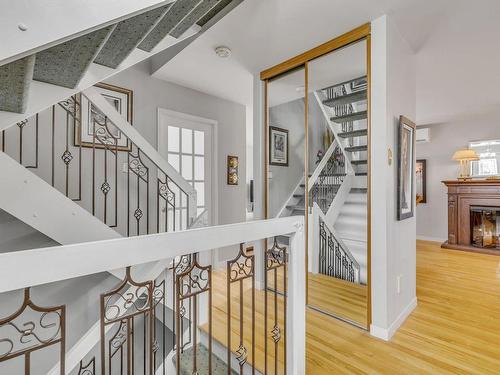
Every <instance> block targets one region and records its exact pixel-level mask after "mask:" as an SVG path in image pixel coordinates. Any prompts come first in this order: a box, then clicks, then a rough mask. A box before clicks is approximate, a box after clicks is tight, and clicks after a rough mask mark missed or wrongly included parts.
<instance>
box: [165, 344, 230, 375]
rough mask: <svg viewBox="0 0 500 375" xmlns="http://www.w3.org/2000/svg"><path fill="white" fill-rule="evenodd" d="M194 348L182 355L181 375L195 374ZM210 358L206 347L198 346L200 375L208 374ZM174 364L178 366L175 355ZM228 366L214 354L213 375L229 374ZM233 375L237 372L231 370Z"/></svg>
mask: <svg viewBox="0 0 500 375" xmlns="http://www.w3.org/2000/svg"><path fill="white" fill-rule="evenodd" d="M194 354H195V353H194V348H193V347H190V348H188V349H185V350H184V351H183V352H182V353H181V358H180V373H181V374H186V375H188V374H189V375H191V374H192V373H193V359H194ZM208 358H209V353H208V349H207V348H206V347H205V345H202V344H198V345H197V346H196V365H197V370H198V373H200V374H208ZM172 362H173V363H174V366H176V362H177V356H176V355H174V356H173V357H172ZM227 370H228V369H227V364H226V363H225V362H224V361H223V360H222V359H220V358H219V357H217V356H216V355H215V354H214V353H212V372H211V373H212V374H214V375H219V374H220V375H226V374H227ZM231 374H234V375H236V374H237V372H236V371H234V370H233V369H231Z"/></svg>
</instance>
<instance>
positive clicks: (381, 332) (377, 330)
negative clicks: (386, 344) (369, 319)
mask: <svg viewBox="0 0 500 375" xmlns="http://www.w3.org/2000/svg"><path fill="white" fill-rule="evenodd" d="M415 307H417V297H415V298H414V299H413V300H412V301H411V302H410V303H409V304H408V306H406V308H405V309H404V310H403V311H401V314H399V316H398V317H397V319H396V320H395V321H394V322H393V323H392V324H391V325H390V327H389V328H388V329H386V328H381V327H377V326H376V325H373V324H372V325H371V326H370V335H372V336H374V337H377V338H379V339H382V340H385V341H389V340H390V339H391V338H392V336H394V334H395V333H396V331H397V330H398V329H399V327H401V325H402V324H403V323H404V321H405V320H406V318H408V316H410V314H411V313H412V311H413V310H414V309H415Z"/></svg>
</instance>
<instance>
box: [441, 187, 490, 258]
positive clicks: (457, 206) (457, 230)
mask: <svg viewBox="0 0 500 375" xmlns="http://www.w3.org/2000/svg"><path fill="white" fill-rule="evenodd" d="M443 182H444V184H445V185H446V186H447V188H448V240H447V241H446V242H445V243H443V244H442V245H441V246H442V247H444V248H446V249H454V250H464V251H473V252H480V253H486V254H494V255H499V256H500V240H499V237H500V180H467V181H458V180H454V181H443Z"/></svg>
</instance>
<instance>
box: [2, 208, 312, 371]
mask: <svg viewBox="0 0 500 375" xmlns="http://www.w3.org/2000/svg"><path fill="white" fill-rule="evenodd" d="M280 235H290V236H291V237H290V238H291V242H290V246H286V247H279V248H278V249H277V248H275V247H274V245H272V244H273V243H274V244H275V243H276V242H275V241H273V240H272V238H273V237H275V236H280ZM264 239H269V240H268V241H261V240H264ZM264 242H265V243H268V244H269V247H267V248H266V246H264V245H262V244H263V243H264ZM248 243H252V245H253V246H252V248H253V250H252V251H249V250H248V249H247V247H248V246H247V245H246V244H248ZM227 246H232V247H234V248H235V249H238V251H237V252H236V253H235V254H236V255H235V256H234V257H233V258H232V259H228V260H227V261H226V267H225V269H217V268H215V265H214V264H212V262H211V254H210V251H211V250H212V249H216V248H221V247H227ZM304 251H305V250H304V234H303V219H302V218H300V217H288V218H280V219H272V220H262V221H255V222H249V223H240V224H233V225H225V226H217V227H209V228H200V229H193V230H186V231H178V232H171V233H161V234H153V235H146V236H136V237H130V238H120V239H113V240H107V241H98V242H89V243H82V244H75V245H69V246H58V247H50V248H44V249H34V250H28V251H20V252H12V253H4V254H0V293H1V294H0V302H1V303H2V306H7V305H6V304H5V303H6V301H7V300H9V301H11V302H12V298H10V299H9V298H8V297H12V296H15V295H19V294H23V295H24V298H22V299H21V301H22V302H21V303H20V304H19V305H17V306H12V311H13V312H12V313H11V314H6V317H5V318H1V319H0V373H2V374H4V373H5V374H7V373H8V374H12V375H17V374H23V373H24V374H31V373H33V374H38V373H45V374H70V373H75V371H77V373H78V374H80V375H83V374H86V375H89V374H92V375H95V374H102V375H105V374H117V373H119V374H153V373H155V374H180V373H192V374H211V373H213V372H214V371H215V368H216V367H217V368H218V369H220V368H225V369H226V371H227V373H229V374H230V373H240V374H243V373H245V374H246V373H258V372H260V373H263V374H293V375H298V374H301V375H302V374H304V373H305V272H304V269H303V265H304V262H305V253H304ZM151 262H156V264H157V265H161V267H151ZM144 263H148V264H149V266H144V265H143V264H144ZM20 265H22V272H20ZM141 265H142V266H141ZM120 268H125V269H126V272H125V275H124V276H123V279H122V280H121V281H119V282H118V283H117V285H116V286H115V287H112V288H109V287H107V288H105V287H104V286H101V285H100V284H99V285H98V286H97V288H101V290H100V297H99V298H98V303H91V302H92V301H88V303H87V305H86V306H85V307H87V308H89V309H91V310H93V311H94V314H95V315H96V316H98V317H99V320H98V322H96V324H94V325H93V326H92V327H91V328H90V329H89V330H88V331H87V332H86V333H85V334H83V335H82V336H81V337H80V338H77V339H76V340H75V338H74V337H73V338H72V339H71V340H70V336H71V334H73V332H75V327H74V326H73V325H74V324H76V320H78V319H76V320H75V316H73V315H77V316H78V313H79V311H76V310H74V309H73V310H72V309H68V308H67V306H66V303H65V301H62V302H63V303H59V304H57V305H56V306H52V307H47V306H51V305H52V304H53V301H54V299H51V298H49V297H45V299H44V298H42V294H40V291H41V290H42V289H45V290H46V291H48V292H49V293H46V295H48V296H50V295H52V294H53V293H54V291H55V290H57V285H58V283H61V282H64V281H65V280H80V279H75V278H79V277H84V276H88V275H96V274H99V273H101V272H103V271H110V270H116V269H120ZM259 268H262V269H259ZM145 269H146V270H147V271H146V272H142V271H143V270H145ZM154 270H156V271H154ZM268 274H269V275H268ZM262 275H264V276H262ZM278 275H279V277H280V278H281V280H283V282H284V283H285V284H284V285H285V288H286V290H287V292H286V293H285V294H284V295H281V294H276V293H274V292H272V291H270V290H269V288H268V286H267V285H266V282H267V280H268V279H271V278H274V280H275V282H276V280H277V277H278ZM262 277H263V280H257V278H262ZM262 281H263V282H262ZM261 282H262V284H261ZM256 285H263V289H262V290H260V289H258V288H257V287H256ZM51 291H52V292H51ZM77 291H78V289H77ZM6 292H9V293H6ZM80 292H81V291H80ZM2 300H3V301H2ZM2 311H5V308H3V309H2ZM89 315H90V316H92V315H93V314H89ZM291 327H293V329H291ZM71 341H73V342H71ZM262 343H264V345H263V346H262ZM70 344H71V345H72V347H71V348H69V345H70ZM68 348H69V349H68Z"/></svg>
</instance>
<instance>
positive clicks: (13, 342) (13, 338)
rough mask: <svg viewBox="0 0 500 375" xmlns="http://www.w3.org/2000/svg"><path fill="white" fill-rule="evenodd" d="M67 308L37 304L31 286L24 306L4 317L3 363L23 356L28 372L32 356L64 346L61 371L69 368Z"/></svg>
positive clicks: (0, 341)
mask: <svg viewBox="0 0 500 375" xmlns="http://www.w3.org/2000/svg"><path fill="white" fill-rule="evenodd" d="M65 321H66V307H65V306H64V305H63V306H55V307H49V308H45V307H40V306H37V305H36V304H34V303H33V301H32V300H31V296H30V289H29V288H27V289H25V291H24V300H23V302H22V305H21V307H20V308H19V309H18V310H17V311H16V312H15V313H13V314H12V315H10V316H8V317H6V318H4V319H1V320H0V363H1V362H5V361H9V360H11V359H14V358H17V357H21V356H23V357H24V359H25V361H24V366H25V369H24V371H25V373H26V374H29V373H30V369H31V361H30V355H31V353H33V352H36V351H37V350H40V349H43V348H45V347H48V346H52V345H55V344H59V345H60V354H59V355H60V358H59V362H60V373H61V374H64V371H65V345H66V328H65Z"/></svg>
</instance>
